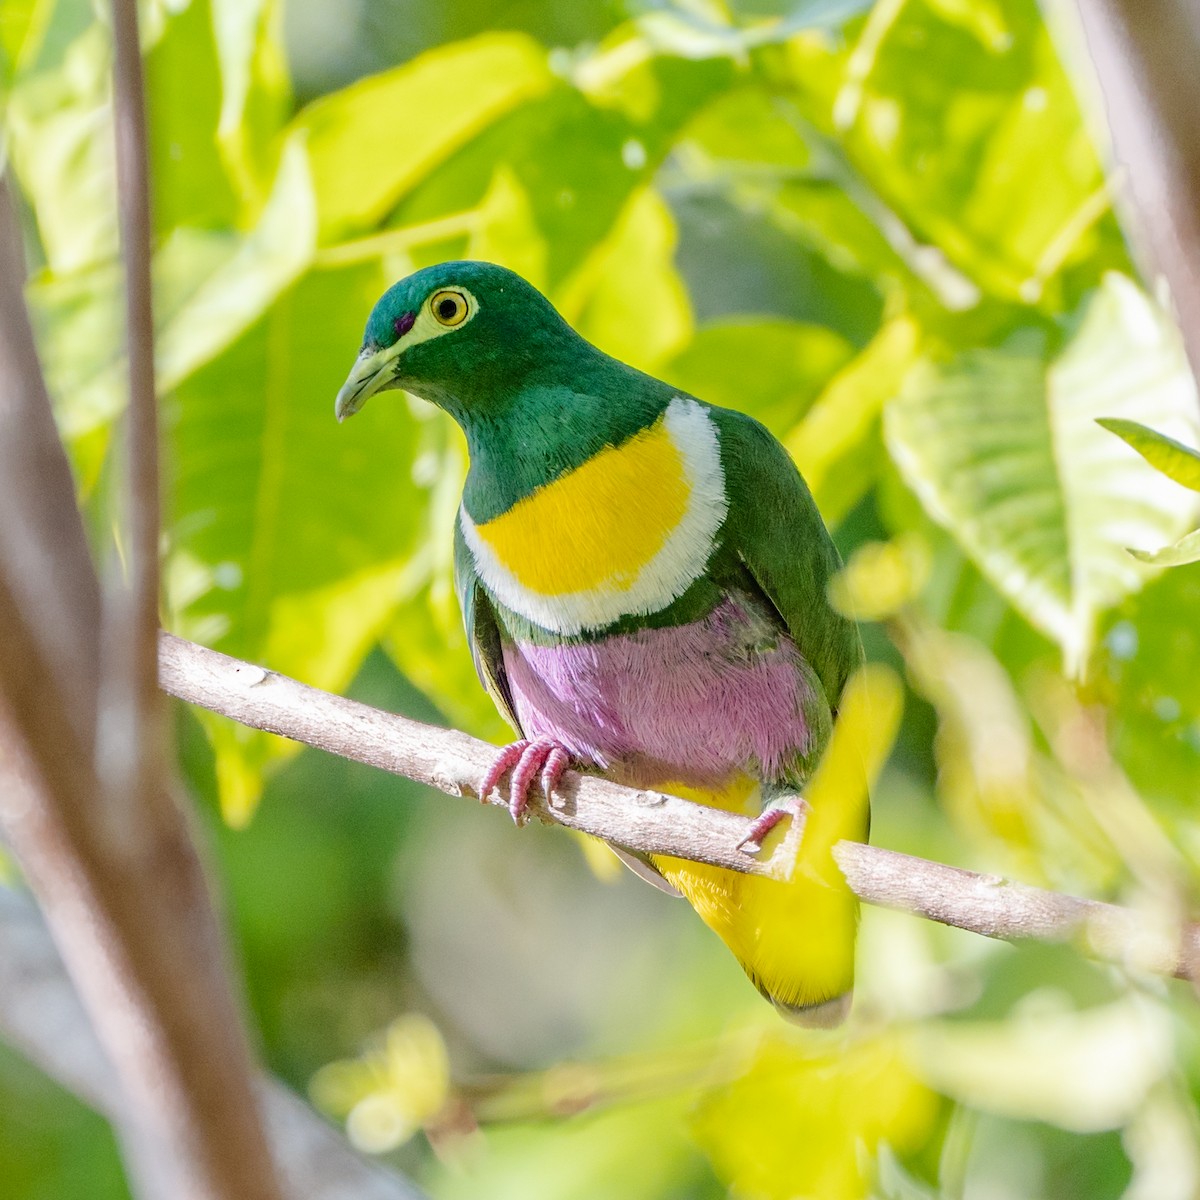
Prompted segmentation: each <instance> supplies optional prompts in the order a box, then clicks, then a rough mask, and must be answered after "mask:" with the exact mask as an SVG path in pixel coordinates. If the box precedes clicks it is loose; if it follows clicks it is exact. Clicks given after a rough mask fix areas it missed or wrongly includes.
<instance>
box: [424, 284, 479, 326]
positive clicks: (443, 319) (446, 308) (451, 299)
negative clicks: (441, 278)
mask: <svg viewBox="0 0 1200 1200" xmlns="http://www.w3.org/2000/svg"><path fill="white" fill-rule="evenodd" d="M429 311H430V312H431V313H433V319H434V320H435V321H436V322H437V323H438V324H439V325H445V326H446V328H447V329H453V328H454V326H455V325H461V324H462V323H463V322H464V321H465V320H466V319H467V314H468V313H469V312H470V307H469V306H468V304H467V298H466V296H464V295H463V294H462V292H456V291H453V290H451V289H450V288H443V289H442V290H441V291H440V292H434V293H433V295H432V296H430V297H429Z"/></svg>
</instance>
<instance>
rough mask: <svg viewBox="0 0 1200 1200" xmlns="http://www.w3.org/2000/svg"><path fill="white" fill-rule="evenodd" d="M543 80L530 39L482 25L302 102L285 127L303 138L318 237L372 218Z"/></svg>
mask: <svg viewBox="0 0 1200 1200" xmlns="http://www.w3.org/2000/svg"><path fill="white" fill-rule="evenodd" d="M553 83H554V77H553V76H552V75H551V73H550V69H549V66H548V65H547V61H546V52H545V51H544V50H543V49H542V48H541V47H540V46H539V45H538V44H537V43H536V42H534V41H533V40H532V39H531V38H528V37H525V36H523V35H521V34H515V33H496V34H484V35H482V36H480V37H477V38H472V39H471V40H469V41H465V42H459V43H456V44H454V45H450V46H443V47H440V48H439V49H437V50H431V51H429V52H427V53H425V54H423V55H421V56H420V57H419V58H417V59H416V60H415V61H414V62H412V63H409V64H407V65H405V66H403V67H397V68H395V69H394V70H391V71H385V72H383V73H382V74H380V75H375V76H373V77H371V78H369V79H364V80H362V81H361V82H359V83H356V84H353V85H351V86H350V87H348V88H344V89H343V90H342V91H340V92H337V93H336V94H335V95H332V96H327V97H325V98H323V99H321V100H317V101H316V102H315V103H313V104H311V105H309V106H308V107H307V108H306V109H305V110H304V111H303V112H302V113H301V114H300V115H299V117H297V119H296V122H295V128H297V129H300V130H303V131H305V133H306V134H307V136H308V139H309V140H308V146H309V154H310V156H311V159H312V164H313V178H314V179H315V180H316V184H317V207H318V211H319V212H320V218H321V234H322V239H323V240H325V241H328V240H331V239H332V238H334V237H336V236H342V235H345V234H348V233H351V232H355V231H358V230H362V229H364V228H369V227H372V226H374V225H377V224H378V223H379V222H380V221H381V220H382V219H383V218H384V217H385V216H386V215H387V214H388V212H389V211H390V210H391V209H392V208H394V207H395V205H396V204H397V203H398V201H399V200H400V199H401V197H402V196H403V195H404V194H405V193H406V192H407V191H408V190H409V189H410V188H412V187H413V186H414V185H415V184H416V183H418V182H419V181H420V180H422V179H423V178H424V177H425V176H426V175H427V174H428V173H429V172H430V171H431V170H432V169H433V168H434V167H436V166H437V165H438V164H439V163H441V162H443V161H445V160H446V158H448V157H449V156H450V155H451V154H452V153H453V152H454V151H455V150H457V149H459V148H461V147H462V146H463V145H465V144H466V143H467V142H469V141H470V140H471V139H472V138H473V137H475V136H476V135H477V134H478V133H479V132H480V131H481V130H483V129H484V128H486V127H487V126H488V125H490V124H492V123H493V122H495V121H496V120H497V119H498V118H499V117H500V116H502V115H503V114H504V113H506V112H508V111H509V110H511V109H512V108H514V107H515V106H517V105H518V104H520V103H522V102H523V101H526V100H529V99H530V98H532V97H534V96H538V95H541V94H542V93H544V92H546V91H547V90H548V89H549V88H550V87H551V86H552V85H553ZM455 207H456V208H465V207H470V205H469V204H459V205H456V206H455Z"/></svg>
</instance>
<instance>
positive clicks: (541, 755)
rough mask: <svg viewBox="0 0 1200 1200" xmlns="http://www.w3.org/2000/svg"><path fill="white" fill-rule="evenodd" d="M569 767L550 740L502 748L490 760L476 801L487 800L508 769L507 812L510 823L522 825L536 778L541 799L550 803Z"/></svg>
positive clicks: (568, 759) (563, 752) (564, 755)
mask: <svg viewBox="0 0 1200 1200" xmlns="http://www.w3.org/2000/svg"><path fill="white" fill-rule="evenodd" d="M570 763H571V756H570V755H569V754H568V753H567V752H566V750H564V749H563V748H562V746H560V745H559V744H558V743H557V742H556V741H554V740H553V739H552V738H547V737H539V738H523V739H522V740H521V741H519V742H513V743H512V744H511V745H508V746H505V747H504V749H503V750H501V751H500V753H499V754H497V755H496V757H495V758H494V759H493V760H492V765H491V766H490V767H489V768H488V771H487V774H486V775H484V777H483V780H482V781H481V783H480V785H479V798H480V799H481V800H486V799H487V798H488V796H490V795H491V793H492V790H493V788H495V787H496V785H497V784H498V783H499V782H500V780H501V779H502V778H503V777H504V774H505V772H506V771H508V770H509V769H510V768H511V770H512V779H511V781H510V782H509V791H508V811H509V812H510V813H511V814H512V819H513V820H514V821H515V822H516V823H517V824H518V825H522V824H524V822H525V809H526V808H527V807H528V805H529V797H530V792H531V789H532V787H533V786H534V780H535V778H536V779H537V786H538V787H539V788H540V789H541V792H542V795H543V796H545V797H546V801H547V803H549V802H550V800H551V797H552V795H553V793H554V789H555V788H556V787H557V786H558V781H559V780H560V779H561V778H562V775H563V772H564V771H565V770H566V769H567V767H568V766H570Z"/></svg>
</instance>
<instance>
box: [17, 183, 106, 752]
mask: <svg viewBox="0 0 1200 1200" xmlns="http://www.w3.org/2000/svg"><path fill="white" fill-rule="evenodd" d="M24 277H25V264H24V256H23V254H22V250H21V241H20V235H19V233H18V230H17V222H16V218H15V215H14V213H13V207H12V198H11V197H10V195H9V192H8V187H7V183H6V180H5V178H4V175H3V174H2V173H0V430H3V431H4V434H3V436H2V437H0V513H3V519H2V520H0V563H3V564H4V567H5V569H6V573H7V575H8V578H9V580H10V586H11V587H12V591H13V600H14V603H15V604H16V605H17V606H18V608H19V609H20V611H21V612H22V613H23V614H24V615H25V617H26V619H27V620H28V621H29V622H30V624H31V626H32V627H33V629H34V630H35V632H36V633H37V634H38V636H39V644H40V646H41V651H42V653H43V654H44V655H45V657H46V660H47V664H48V667H49V669H50V670H51V671H52V672H53V675H54V678H55V680H56V682H57V684H58V686H59V688H60V689H61V690H62V693H63V696H64V699H65V700H66V702H67V704H68V712H69V715H70V719H71V721H72V724H73V726H74V728H75V732H76V734H77V735H78V737H79V738H80V739H81V741H82V744H83V745H84V746H85V747H86V749H87V751H88V753H89V755H90V754H91V750H92V738H93V731H94V729H95V724H96V695H97V691H98V681H99V672H100V663H99V655H98V653H97V647H96V639H95V630H96V629H97V627H98V626H99V623H100V590H99V586H98V585H97V582H96V573H95V571H94V570H93V568H92V559H91V555H90V554H89V552H88V546H87V538H86V537H85V535H84V531H83V523H82V521H81V520H80V517H79V510H78V508H77V507H76V505H75V484H74V481H73V479H72V478H71V468H70V465H69V464H68V462H67V456H66V454H65V453H64V452H63V448H62V443H61V442H60V441H59V437H58V430H57V429H56V428H55V425H54V417H53V415H52V413H51V410H50V401H49V399H48V397H47V395H46V388H45V384H44V383H43V381H42V373H41V368H40V366H39V363H38V357H37V351H36V349H35V347H34V341H33V330H32V329H31V328H30V325H29V315H28V313H27V312H26V311H25V305H24V303H23V302H22V300H21V282H22V280H23V279H24Z"/></svg>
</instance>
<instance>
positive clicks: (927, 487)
mask: <svg viewBox="0 0 1200 1200" xmlns="http://www.w3.org/2000/svg"><path fill="white" fill-rule="evenodd" d="M1126 412H1127V413H1130V414H1134V413H1136V414H1137V415H1138V416H1140V417H1145V418H1147V419H1149V420H1151V421H1153V422H1154V424H1155V425H1156V426H1159V427H1160V428H1163V429H1170V430H1173V431H1176V432H1179V433H1180V434H1182V435H1184V436H1194V430H1195V427H1196V395H1195V388H1194V384H1193V383H1192V378H1191V375H1190V372H1189V371H1188V368H1187V364H1186V361H1185V359H1184V356H1183V352H1182V349H1181V347H1180V344H1179V338H1178V335H1177V333H1176V332H1175V331H1174V329H1173V328H1171V327H1170V325H1169V324H1168V323H1167V321H1166V320H1165V318H1164V317H1163V316H1162V315H1161V314H1160V313H1158V312H1157V310H1156V309H1155V308H1154V307H1153V306H1152V305H1151V303H1150V302H1149V301H1148V300H1147V299H1146V298H1145V296H1143V295H1142V294H1141V293H1140V292H1139V291H1138V290H1137V289H1136V288H1135V287H1134V286H1133V284H1131V283H1130V282H1129V281H1128V280H1126V279H1124V278H1122V277H1119V276H1115V275H1113V276H1109V277H1107V278H1106V281H1105V285H1104V288H1103V290H1101V291H1100V292H1098V293H1097V294H1096V295H1095V296H1094V298H1093V299H1092V301H1091V303H1090V304H1089V305H1088V308H1087V312H1086V315H1085V318H1084V320H1083V323H1082V325H1081V326H1080V328H1079V330H1078V332H1077V333H1076V335H1075V337H1074V338H1073V339H1072V340H1071V341H1070V343H1069V344H1068V345H1067V347H1066V349H1065V350H1064V351H1063V353H1062V354H1061V355H1059V356H1058V357H1057V358H1056V359H1054V360H1053V361H1049V362H1047V361H1046V360H1044V359H1043V357H1042V355H1041V354H1040V353H1038V352H1037V351H1036V350H1032V349H1022V348H1012V349H1003V350H999V349H987V350H976V351H970V352H967V353H965V354H963V355H961V356H959V357H958V358H957V359H954V360H952V361H951V362H949V363H947V364H944V365H940V366H935V365H933V364H931V363H926V364H925V365H924V366H923V367H922V368H919V369H918V370H917V371H915V372H914V373H913V375H912V376H910V378H909V380H908V383H907V384H906V386H905V388H904V391H903V393H902V394H901V395H900V397H899V398H898V399H897V400H896V401H895V402H894V403H892V404H891V405H889V406H888V409H887V411H886V414H885V430H886V435H887V441H888V446H889V448H890V450H891V452H892V456H893V457H894V458H895V460H896V462H897V464H898V465H899V467H900V469H901V471H902V472H903V473H904V476H905V478H906V479H907V481H908V483H909V485H910V486H911V487H912V488H913V489H914V491H916V493H917V495H918V496H920V498H921V500H922V503H923V504H924V505H925V507H926V509H927V510H928V511H929V512H930V514H931V515H932V516H933V517H934V518H935V519H936V520H938V521H939V522H940V523H941V524H943V525H945V526H946V528H947V529H949V530H950V531H951V532H952V533H953V534H954V536H955V537H956V538H957V539H958V540H959V542H960V543H961V544H962V546H963V548H964V549H965V550H966V551H967V553H968V554H970V555H971V556H972V558H974V559H975V561H976V563H977V564H978V565H979V567H980V569H981V570H982V571H983V572H984V574H985V575H987V576H988V577H989V578H990V579H991V580H992V582H993V583H994V584H995V585H996V586H997V587H998V588H999V589H1000V590H1001V591H1002V592H1003V593H1004V594H1005V595H1006V596H1008V598H1009V599H1010V600H1011V601H1012V603H1013V604H1014V605H1015V606H1016V607H1017V609H1019V610H1020V611H1021V612H1022V613H1023V614H1024V615H1025V616H1026V617H1027V619H1028V620H1029V621H1031V622H1032V623H1033V624H1034V625H1035V626H1037V627H1038V628H1039V629H1041V630H1043V631H1044V632H1045V633H1047V634H1048V635H1050V636H1051V637H1053V638H1054V639H1055V640H1056V641H1057V642H1058V643H1059V645H1060V646H1061V648H1062V651H1063V654H1064V656H1065V659H1066V661H1067V663H1068V665H1069V667H1070V669H1072V670H1079V669H1080V668H1081V667H1082V666H1083V664H1084V662H1085V661H1086V658H1087V655H1088V653H1089V652H1090V649H1091V646H1092V641H1093V636H1094V633H1095V626H1096V618H1097V616H1098V614H1099V613H1101V612H1103V611H1104V610H1105V609H1106V608H1109V607H1110V606H1112V605H1113V604H1115V603H1116V602H1117V601H1119V600H1120V599H1121V598H1122V597H1124V596H1125V595H1127V594H1128V593H1129V592H1131V591H1133V590H1135V589H1136V588H1137V587H1138V586H1140V583H1141V580H1142V576H1141V574H1140V568H1139V567H1138V566H1137V564H1136V563H1135V562H1134V561H1133V559H1132V558H1131V557H1130V556H1129V555H1128V554H1126V553H1125V547H1126V546H1128V545H1139V544H1143V545H1145V544H1149V545H1154V544H1161V543H1162V542H1163V541H1165V540H1169V539H1171V538H1173V537H1177V536H1178V535H1179V533H1180V532H1182V530H1183V529H1186V528H1187V527H1188V523H1189V518H1190V516H1191V514H1192V512H1193V511H1194V500H1193V499H1192V498H1190V496H1189V493H1187V492H1186V491H1185V490H1184V489H1182V488H1181V487H1180V486H1179V485H1178V484H1176V483H1174V482H1172V481H1171V480H1169V479H1167V478H1165V477H1164V476H1162V475H1160V474H1159V473H1158V472H1156V471H1154V470H1153V469H1152V468H1151V467H1150V466H1149V465H1148V464H1147V463H1145V462H1144V461H1143V460H1142V459H1140V458H1139V457H1138V456H1137V455H1135V454H1134V453H1133V451H1132V450H1130V449H1129V448H1128V447H1126V446H1123V445H1122V444H1121V442H1120V441H1119V439H1117V438H1114V437H1112V436H1111V435H1110V434H1109V433H1108V432H1107V431H1106V430H1103V429H1101V428H1100V427H1099V426H1098V425H1097V424H1096V418H1097V417H1099V416H1112V415H1120V414H1122V413H1126Z"/></svg>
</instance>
